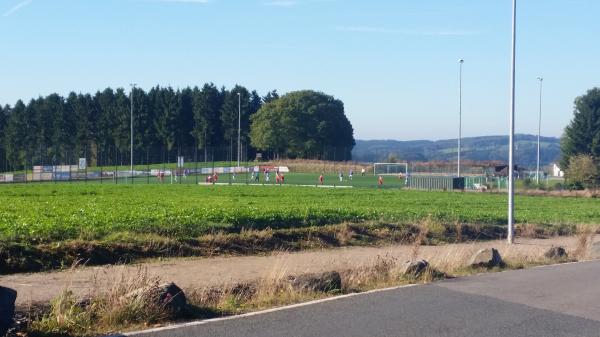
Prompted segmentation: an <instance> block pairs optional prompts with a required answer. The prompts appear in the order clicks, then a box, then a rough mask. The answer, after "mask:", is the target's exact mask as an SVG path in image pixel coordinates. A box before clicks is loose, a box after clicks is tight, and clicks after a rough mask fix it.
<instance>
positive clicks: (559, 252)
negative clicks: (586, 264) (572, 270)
mask: <svg viewBox="0 0 600 337" xmlns="http://www.w3.org/2000/svg"><path fill="white" fill-rule="evenodd" d="M544 257H546V258H547V259H551V260H560V259H566V258H567V257H568V255H567V251H566V250H565V249H564V248H563V247H561V246H558V247H551V248H550V249H548V251H546V252H545V253H544Z"/></svg>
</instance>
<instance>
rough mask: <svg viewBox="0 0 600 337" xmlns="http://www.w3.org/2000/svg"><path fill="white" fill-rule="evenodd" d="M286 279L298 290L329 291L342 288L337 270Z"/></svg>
mask: <svg viewBox="0 0 600 337" xmlns="http://www.w3.org/2000/svg"><path fill="white" fill-rule="evenodd" d="M288 280H289V282H290V285H291V286H292V288H294V289H296V290H300V291H316V292H330V291H335V290H340V289H342V277H341V276H340V273H338V272H337V271H330V272H326V273H322V274H304V275H300V276H290V277H289V279H288Z"/></svg>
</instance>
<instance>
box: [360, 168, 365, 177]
mask: <svg viewBox="0 0 600 337" xmlns="http://www.w3.org/2000/svg"><path fill="white" fill-rule="evenodd" d="M360 175H362V176H363V177H364V176H365V168H364V167H363V168H362V169H361V170H360Z"/></svg>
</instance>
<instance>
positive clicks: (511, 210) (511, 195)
mask: <svg viewBox="0 0 600 337" xmlns="http://www.w3.org/2000/svg"><path fill="white" fill-rule="evenodd" d="M516 38H517V0H513V5H512V56H511V73H510V91H511V92H510V115H509V124H510V126H509V129H510V133H509V137H508V143H509V145H508V232H507V240H508V243H509V244H512V243H513V237H514V216H515V203H514V199H515V177H514V169H515V167H514V150H515V143H514V136H515V63H516Z"/></svg>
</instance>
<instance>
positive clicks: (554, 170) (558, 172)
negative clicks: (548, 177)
mask: <svg viewBox="0 0 600 337" xmlns="http://www.w3.org/2000/svg"><path fill="white" fill-rule="evenodd" d="M552 176H553V177H559V178H562V177H564V176H565V173H564V172H563V171H562V170H561V169H560V167H559V166H558V164H556V163H553V164H552Z"/></svg>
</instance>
